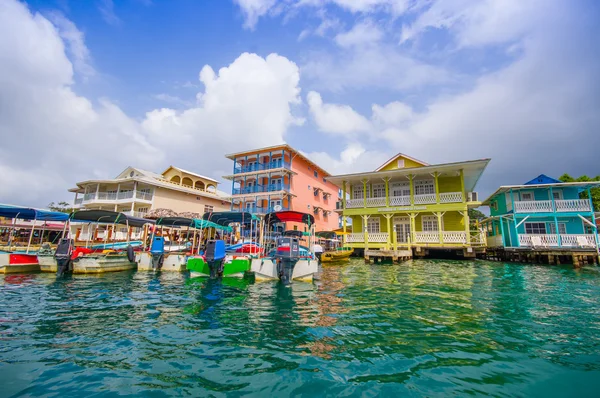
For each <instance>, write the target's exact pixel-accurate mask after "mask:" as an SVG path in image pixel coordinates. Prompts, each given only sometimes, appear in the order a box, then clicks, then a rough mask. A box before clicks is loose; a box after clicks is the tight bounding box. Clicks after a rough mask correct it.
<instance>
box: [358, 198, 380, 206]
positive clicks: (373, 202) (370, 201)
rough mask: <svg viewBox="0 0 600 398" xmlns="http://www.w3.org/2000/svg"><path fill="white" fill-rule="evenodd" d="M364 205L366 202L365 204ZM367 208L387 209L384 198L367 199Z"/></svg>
mask: <svg viewBox="0 0 600 398" xmlns="http://www.w3.org/2000/svg"><path fill="white" fill-rule="evenodd" d="M363 204H364V202H363ZM367 207H385V197H384V198H367Z"/></svg>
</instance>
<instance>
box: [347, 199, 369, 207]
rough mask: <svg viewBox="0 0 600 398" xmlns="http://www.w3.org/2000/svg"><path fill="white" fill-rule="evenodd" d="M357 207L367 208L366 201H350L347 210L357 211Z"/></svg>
mask: <svg viewBox="0 0 600 398" xmlns="http://www.w3.org/2000/svg"><path fill="white" fill-rule="evenodd" d="M357 207H365V200H364V199H348V200H347V201H346V209H355V208H357Z"/></svg>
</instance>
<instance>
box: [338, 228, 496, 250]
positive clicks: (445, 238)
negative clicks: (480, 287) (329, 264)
mask: <svg viewBox="0 0 600 398" xmlns="http://www.w3.org/2000/svg"><path fill="white" fill-rule="evenodd" d="M345 239H346V242H345V243H346V244H348V245H349V246H350V247H371V246H372V247H382V246H385V247H396V248H398V247H410V246H418V245H420V246H430V245H432V244H433V245H439V246H444V245H448V246H456V245H458V246H467V245H473V246H483V245H484V244H485V236H483V234H482V233H480V232H479V231H471V232H470V233H469V235H468V239H467V233H466V232H464V231H439V232H413V233H410V234H408V235H406V234H401V236H399V234H398V233H397V232H396V231H393V232H392V233H391V234H390V233H388V232H354V233H349V234H346V235H345Z"/></svg>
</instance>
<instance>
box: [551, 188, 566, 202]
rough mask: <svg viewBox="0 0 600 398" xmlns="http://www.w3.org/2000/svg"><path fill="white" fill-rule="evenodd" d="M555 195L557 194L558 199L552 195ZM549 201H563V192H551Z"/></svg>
mask: <svg viewBox="0 0 600 398" xmlns="http://www.w3.org/2000/svg"><path fill="white" fill-rule="evenodd" d="M555 193H557V194H558V196H559V197H558V198H555V197H554V194H555ZM550 200H564V196H563V190H562V189H561V190H558V191H555V190H552V195H551V197H550Z"/></svg>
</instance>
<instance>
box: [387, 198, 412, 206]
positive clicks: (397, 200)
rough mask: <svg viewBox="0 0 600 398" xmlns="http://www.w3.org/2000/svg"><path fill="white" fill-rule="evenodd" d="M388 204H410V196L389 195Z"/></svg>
mask: <svg viewBox="0 0 600 398" xmlns="http://www.w3.org/2000/svg"><path fill="white" fill-rule="evenodd" d="M390 206H410V196H390Z"/></svg>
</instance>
